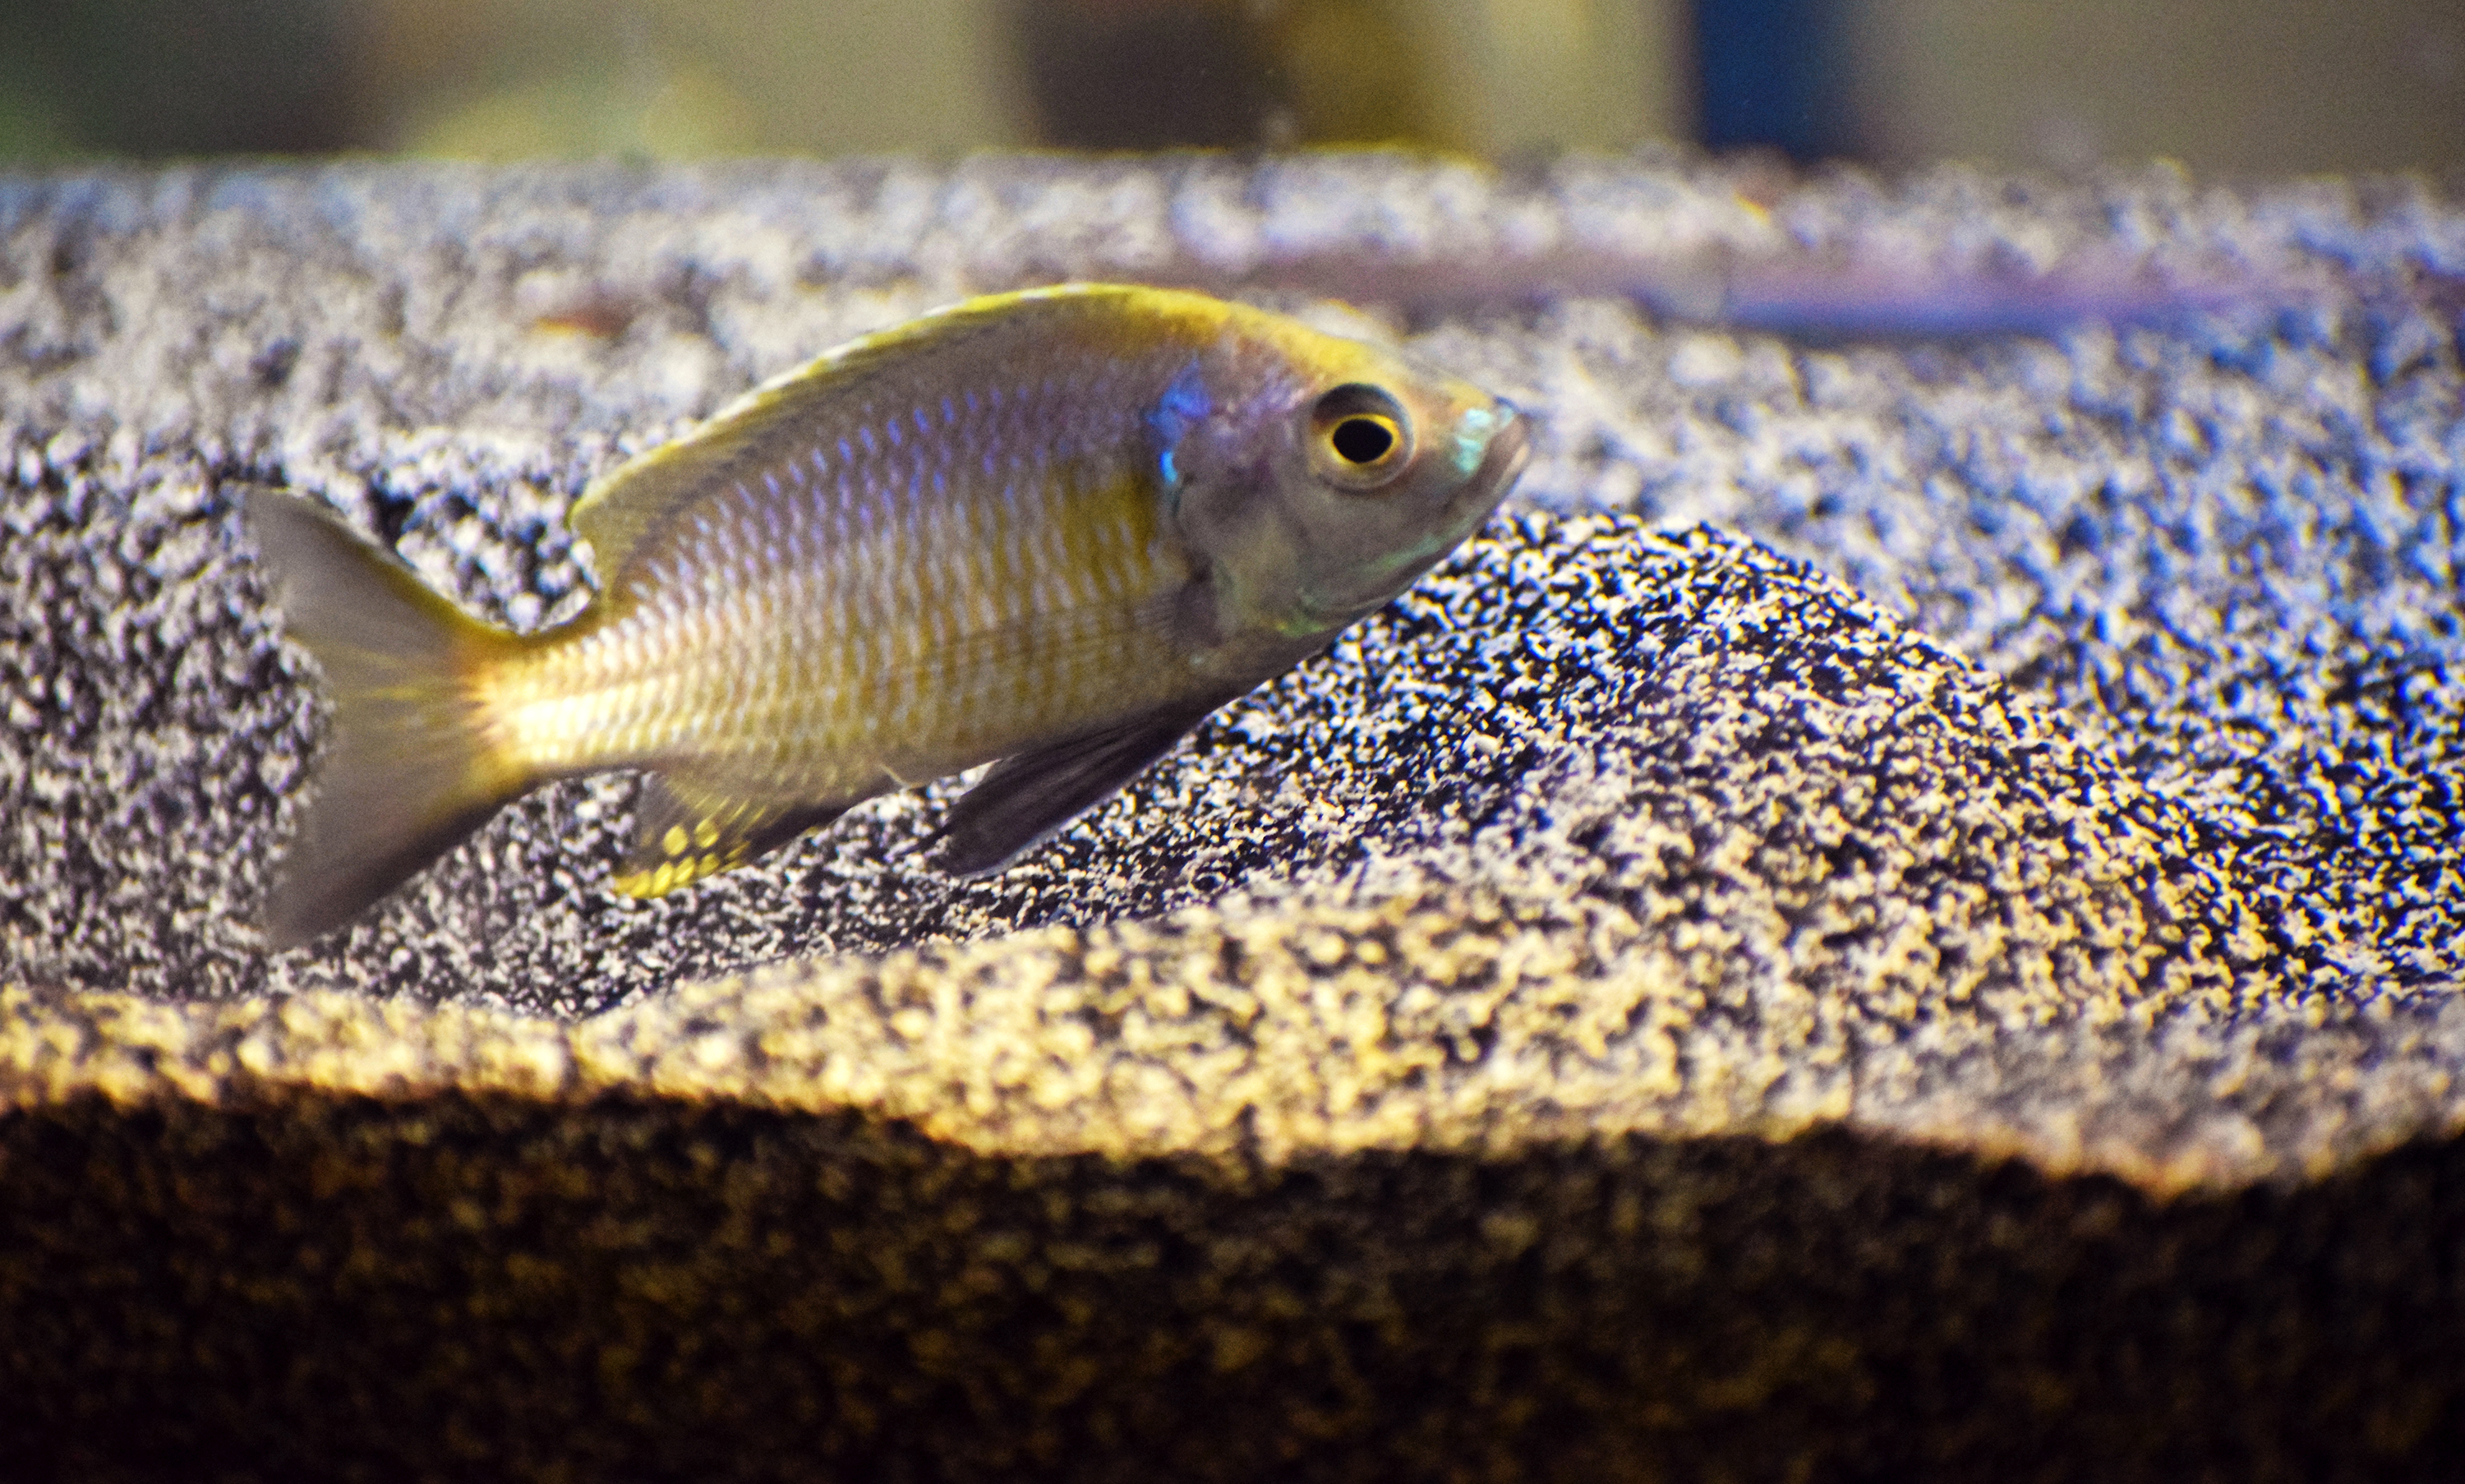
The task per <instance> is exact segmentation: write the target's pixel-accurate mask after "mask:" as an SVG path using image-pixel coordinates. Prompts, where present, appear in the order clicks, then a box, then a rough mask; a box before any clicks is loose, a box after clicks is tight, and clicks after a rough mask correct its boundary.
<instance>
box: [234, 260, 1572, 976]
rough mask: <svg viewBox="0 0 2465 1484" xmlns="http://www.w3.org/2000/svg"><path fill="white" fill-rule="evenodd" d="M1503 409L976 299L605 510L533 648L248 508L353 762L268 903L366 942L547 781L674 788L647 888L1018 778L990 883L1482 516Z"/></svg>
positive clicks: (1129, 323) (960, 857)
mask: <svg viewBox="0 0 2465 1484" xmlns="http://www.w3.org/2000/svg"><path fill="white" fill-rule="evenodd" d="M1524 448H1525V435H1524V429H1523V425H1522V424H1521V421H1520V420H1519V418H1518V416H1517V414H1516V412H1515V410H1514V409H1513V408H1511V407H1509V406H1508V405H1507V404H1505V403H1502V402H1499V401H1498V400H1497V399H1495V398H1492V397H1490V396H1488V395H1486V394H1484V393H1482V392H1480V391H1478V390H1477V389H1476V388H1472V387H1470V386H1467V385H1465V384H1463V383H1461V382H1458V381H1455V380H1454V379H1453V378H1450V377H1447V376H1445V375H1443V374H1440V373H1437V372H1434V371H1432V370H1429V369H1427V368H1424V367H1421V366H1418V365H1414V364H1413V363H1411V362H1410V361H1408V360H1406V359H1404V358H1402V357H1400V356H1398V355H1396V354H1394V353H1392V352H1390V351H1387V350H1382V349H1379V348H1377V347H1374V346H1371V345H1367V344H1364V343H1358V342H1353V341H1347V340H1342V339H1337V338H1334V337H1331V336H1327V335H1322V334H1320V333H1318V332H1317V331H1314V330H1311V329H1309V328H1308V327H1306V326H1304V325H1301V324H1299V323H1298V322H1297V321H1292V320H1289V319H1285V318H1283V317H1281V316H1278V315H1274V314H1269V313H1267V312H1265V311H1262V310H1257V309H1253V308H1249V307H1246V306H1243V305H1239V304H1233V303H1227V302H1224V301H1221V300H1218V299H1210V298H1207V297H1205V296H1202V295H1197V294H1188V293H1179V292H1170V291H1166V290H1158V289H1145V288H1130V287H1117V286H1108V285H1072V286H1067V287H1063V288H1056V289H1043V290H1035V291H1031V292H1028V293H1022V294H1009V295H998V296H993V297H989V298H985V299H973V300H969V301H968V302H966V303H964V304H960V305H958V306H956V307H954V308H951V309H948V310H944V311H943V312H941V313H939V314H935V315H931V316H927V317H926V318H924V319H922V320H921V321H916V322H915V323H913V324H911V325H908V326H905V327H902V328H899V329H896V330H891V331H887V332H884V333H882V334H879V335H875V336H870V337H867V338H865V339H862V340H859V341H856V342H855V343H852V344H849V345H847V346H844V347H842V348H840V349H839V350H836V351H833V352H832V353H830V354H828V355H825V356H823V357H822V358H821V359H820V360H818V361H816V362H814V363H813V364H812V365H809V366H807V367H805V368H804V369H802V370H799V371H796V372H794V373H792V374H790V375H788V376H785V377H782V378H780V379H779V380H777V381H774V382H771V383H769V384H768V385H766V386H765V387H763V388H760V389H758V390H756V391H754V392H752V393H750V394H749V395H747V396H745V397H744V398H743V399H742V400H740V401H739V402H737V403H736V404H735V405H734V406H732V407H730V408H728V409H726V410H723V411H722V412H721V413H720V414H719V415H718V416H716V417H714V418H713V419H712V420H711V421H710V422H708V423H707V424H705V425H703V426H702V427H701V428H700V429H699V430H697V431H696V432H692V433H690V434H688V435H687V436H685V437H683V438H680V439H678V440H677V441H676V442H674V443H671V444H669V445H667V446H665V447H662V448H660V449H657V450H655V451H654V452H652V453H650V454H644V455H642V456H641V457H639V458H636V459H634V460H633V461H632V462H630V463H628V464H625V465H623V466H622V467H620V468H618V469H617V470H615V471H614V472H613V473H611V474H610V475H609V476H606V477H604V478H602V479H601V480H599V481H598V482H597V483H596V484H594V485H593V486H592V487H591V488H590V489H589V490H588V491H587V492H585V494H584V496H583V498H582V499H581V500H580V502H579V503H578V504H576V506H575V507H574V511H573V518H572V519H573V525H574V529H575V531H576V533H577V534H578V535H580V536H581V537H583V538H584V539H585V540H587V541H588V542H589V543H590V544H591V545H592V547H593V548H594V551H595V554H596V558H597V565H598V568H599V571H600V573H601V574H602V579H603V581H602V585H601V590H600V593H599V595H598V598H597V600H596V601H595V602H594V604H593V605H592V606H591V608H590V609H588V610H586V611H585V612H584V613H583V614H582V615H581V616H580V617H579V618H577V619H575V620H574V621H573V622H572V623H570V624H567V625H566V626H565V627H563V628H561V629H557V630H554V631H549V632H545V633H542V634H536V635H530V636H517V635H515V634H513V633H511V632H508V631H503V630H500V629H495V628H491V627H489V626H487V625H484V624H481V623H479V622H477V620H475V619H472V618H470V617H469V616H468V615H466V614H464V613H462V612H461V611H460V610H458V609H455V607H453V606H452V605H451V604H449V603H448V602H446V601H445V600H444V599H443V598H441V597H439V596H438V595H436V594H435V593H433V592H432V591H430V590H429V589H428V588H427V587H425V586H424V585H422V584H421V583H420V582H419V581H418V579H417V578H416V577H415V576H413V575H412V574H411V570H410V569H409V568H408V567H407V566H405V565H403V564H401V563H400V562H398V561H396V560H394V559H393V558H391V557H390V556H389V555H387V554H385V553H381V552H379V551H377V550H376V549H375V548H373V547H370V546H368V545H366V543H363V542H361V541H360V540H359V538H358V537H356V536H355V535H353V534H352V533H351V532H350V531H349V530H348V529H347V528H346V527H344V526H343V525H342V524H341V523H340V522H339V521H336V520H335V519H334V518H333V517H331V516H330V515H327V514H326V513H324V512H323V511H322V509H320V508H319V507H316V506H313V505H311V504H309V503H307V502H306V501H303V500H300V499H297V498H290V497H287V496H281V495H275V494H265V495H260V496H258V497H256V498H254V499H252V500H251V502H250V506H249V516H250V520H251V524H252V527H253V529H254V531H255V536H256V539H257V543H258V547H259V550H260V551H261V553H262V554H263V556H264V557H265V558H266V559H267V561H268V563H269V565H270V566H271V568H272V570H273V573H274V575H275V578H276V580H277V587H278V599H279V602H280V605H281V607H282V609H283V612H284V615H285V620H286V625H287V627H288V630H289V631H290V633H291V634H292V635H293V637H295V638H297V639H299V640H300V641H301V642H302V643H303V644H305V645H306V647H307V648H308V650H309V652H310V653H312V654H313V655H314V656H315V657H316V659H317V660H318V662H319V665H320V668H321V669H322V671H323V674H324V678H325V686H326V690H327V692H328V694H329V696H330V698H331V699H332V702H333V717H334V723H333V739H332V742H331V744H330V746H329V749H328V752H327V755H326V757H325V759H324V761H323V763H322V765H321V783H320V788H319V791H318V795H317V797H316V798H315V800H314V801H313V803H312V804H311V806H310V808H309V809H308V811H307V815H306V817H305V819H304V821H303V823H302V825H301V829H300V835H299V837H298V838H297V839H296V840H295V841H294V843H293V845H292V847H291V851H290V854H289V857H288V859H287V861H286V863H285V871H284V873H283V875H282V878H281V881H280V884H279V885H278V887H277V889H276V892H275V894H274V897H273V898H272V900H271V901H270V902H269V904H268V908H267V916H266V929H267V936H268V939H269V941H271V942H273V943H274V944H275V945H277V946H288V945H291V944H295V943H300V942H303V941H308V940H309V939H312V938H315V937H317V936H319V935H321V934H323V933H325V932H328V931H330V930H332V929H334V928H337V927H340V926H342V925H343V924H344V923H345V922H347V921H349V920H350V919H352V918H353V917H355V916H357V915H358V914H359V913H360V912H361V911H363V910H364V909H366V907H367V906H368V905H369V904H371V903H372V902H374V901H376V900H377V899H378V898H379V897H383V896H384V895H385V894H387V893H388V892H389V891H391V890H393V888H394V887H396V886H398V885H399V884H400V883H401V882H402V881H403V880H405V879H406V878H408V877H409V876H410V875H412V874H413V873H415V872H417V871H418V870H419V869H421V868H422V867H423V866H425V865H426V864H428V862H430V861H431V860H433V859H434V858H435V857H436V856H437V855H439V854H441V853H443V852H444V851H446V850H448V849H450V848H451V847H452V846H453V845H454V844H455V842H456V841H458V840H459V839H461V838H462V837H463V836H464V835H466V834H468V833H470V832H471V831H473V830H476V829H477V827H478V826H479V825H480V824H481V823H483V822H484V821H485V820H486V819H487V818H488V817H489V816H490V815H491V814H492V813H494V812H495V811H496V810H497V809H498V808H501V807H502V806H503V805H504V804H506V803H508V802H510V801H511V800H513V799H514V798H516V797H519V796H520V795H521V794H522V793H523V792H525V791H527V790H528V789H530V788H532V787H535V786H538V785H539V784H541V783H543V782H545V781H547V780H549V779H553V778H559V777H568V776H572V775H574V774H579V773H588V772H594V771H597V770H600V769H605V768H616V767H629V768H639V769H643V770H646V771H648V772H649V773H651V774H652V775H653V777H652V779H651V781H650V782H649V784H648V785H647V786H646V788H645V791H644V794H643V799H642V804H641V808H640V814H641V818H640V838H639V843H638V845H637V846H636V848H635V851H634V853H633V857H632V858H631V859H630V860H629V861H628V862H627V863H626V865H625V866H624V867H623V869H622V870H621V872H620V874H619V875H618V876H617V878H616V884H617V885H618V887H619V888H620V889H621V890H624V891H626V892H630V893H632V894H633V895H636V896H656V895H658V894H660V893H663V892H666V891H670V890H673V889H674V888H676V887H678V886H682V885H685V884H687V883H689V882H692V881H695V880H698V879H700V878H701V877H703V876H706V875H711V874H712V873H714V872H719V871H724V870H726V869H728V868H729V867H731V866H735V865H737V864H740V863H742V862H743V861H744V860H746V859H749V858H751V857H752V856H754V855H757V854H759V853H762V852H764V851H766V850H769V849H771V848H773V847H775V846H777V845H779V844H782V843H784V842H785V841H787V840H788V839H791V838H793V837H794V836H795V835H796V834H798V833H800V832H802V831H806V830H809V829H811V828H813V827H815V826H818V825H821V824H824V823H826V822H828V821H829V820H831V819H833V818H834V817H836V816H837V815H838V814H839V813H840V812H842V811H844V810H845V809H847V808H850V807H851V806H853V805H855V804H856V803H858V802H860V801H862V800H864V799H867V798H870V797H873V796H874V795H876V794H878V793H882V792H884V791H886V790H889V789H892V788H896V787H899V786H903V785H907V784H912V783H919V782H922V781H924V780H927V779H932V778H938V777H941V776H944V775H945V774H949V773H953V772H957V771H960V770H962V769H964V768H966V767H970V766H973V765H974V764H979V763H984V762H987V761H989V760H993V759H1000V760H1002V761H1001V762H1000V764H999V765H998V766H996V767H995V768H993V769H992V770H991V771H990V772H989V773H988V774H987V775H986V777H985V778H984V779H983V780H982V781H981V782H980V783H978V784H977V786H975V787H974V788H973V789H971V790H970V791H969V792H968V793H966V795H965V796H964V797H962V798H961V800H960V801H959V802H958V804H957V805H956V806H955V808H953V810H952V813H951V816H950V819H949V822H948V824H947V826H946V827H945V829H944V850H943V857H942V858H943V864H944V865H945V866H946V867H948V868H950V869H953V870H956V871H960V872H967V873H975V872H983V871H988V870H991V869H994V868H996V867H998V866H1000V865H1002V864H1004V863H1006V862H1007V861H1008V860H1010V858H1012V857H1013V856H1015V855H1017V854H1018V853H1021V852H1023V851H1024V850H1026V849H1028V848H1029V847H1030V846H1032V845H1033V844H1034V843H1035V842H1037V841H1038V840H1040V839H1042V838H1044V837H1045V836H1046V835H1048V834H1050V833H1051V832H1053V831H1055V830H1057V829H1059V828H1060V827H1061V826H1063V825H1065V824H1067V823H1068V822H1069V821H1070V820H1071V819H1072V818H1074V817H1076V816H1077V814H1078V813H1079V812H1081V811H1082V810H1084V809H1085V808H1088V807H1089V806H1091V805H1093V804H1095V803H1097V802H1098V801H1099V800H1101V799H1102V798H1104V797H1105V796H1106V795H1107V794H1109V793H1111V792H1112V791H1113V790H1114V789H1115V788H1117V787H1119V786H1121V784H1122V783H1124V782H1125V781H1127V780H1128V779H1129V778H1130V777H1131V776H1132V775H1133V774H1135V773H1137V772H1138V771H1139V770H1140V769H1142V768H1144V766H1145V765H1146V764H1148V763H1150V762H1152V761H1154V759H1155V758H1157V757H1158V756H1160V755H1161V754H1162V753H1164V752H1165V751H1166V750H1167V749H1168V748H1169V747H1171V745H1172V744H1173V742H1175V741H1176V740H1177V739H1178V738H1179V737H1180V736H1181V735H1182V734H1183V733H1184V732H1186V731H1188V729H1189V728H1190V727H1191V726H1193V725H1195V724H1196V723H1197V722H1198V720H1200V719H1202V718H1203V717H1205V716H1206V715H1207V714H1208V713H1209V712H1210V711H1212V710H1213V709H1215V708H1216V707H1217V706H1219V705H1222V704H1223V703H1224V702H1225V701H1227V700H1230V699H1232V698H1234V697H1236V696H1238V695H1240V694H1242V693H1243V692H1245V691H1247V690H1249V689H1250V688H1251V687H1253V686H1255V685H1256V684H1258V683H1259V682H1261V681H1263V680H1266V679H1269V678H1272V677H1273V676H1277V675H1278V674H1280V673H1281V672H1283V671H1284V670H1285V669H1287V668H1289V667H1290V666H1292V665H1293V664H1295V663H1296V662H1298V661H1299V660H1300V659H1302V658H1305V657H1306V656H1308V655H1309V654H1311V653H1315V652H1316V651H1318V650H1319V649H1321V648H1322V647H1324V646H1325V645H1326V644H1327V643H1328V642H1329V641H1330V640H1332V639H1333V637H1334V636H1335V634H1336V633H1337V632H1338V631H1341V630H1342V629H1344V627H1345V626H1346V625H1349V624H1351V623H1352V622H1353V621H1354V620H1356V619H1358V618H1361V617H1362V616H1364V615H1365V614H1366V613H1368V612H1370V611H1372V610H1374V609H1377V608H1378V607H1379V606H1380V605H1382V604H1384V603H1385V602H1387V600H1388V599H1389V598H1391V597H1393V596H1394V595H1395V594H1396V593H1397V592H1399V591H1401V590H1402V589H1403V588H1404V587H1407V586H1408V585H1410V583H1411V581H1412V580H1413V579H1414V578H1415V577H1417V576H1418V575H1419V574H1420V573H1421V572H1422V571H1424V570H1426V569H1427V568H1428V567H1429V565H1431V564H1432V563H1433V562H1435V561H1436V560H1437V559H1438V557H1439V556H1441V555H1442V554H1444V553H1445V552H1447V551H1448V550H1450V549H1452V548H1453V547H1454V546H1455V544H1457V543H1459V542H1461V541H1462V540H1463V539H1464V538H1465V537H1466V536H1468V535H1469V534H1471V532H1472V531H1473V530H1474V529H1475V528H1476V527H1477V526H1478V525H1479V523H1480V522H1481V521H1483V520H1484V519H1485V518H1486V517H1487V516H1488V514H1489V512H1490V510H1491V509H1492V508H1494V507H1495V506H1496V504H1497V503H1498V501H1499V498H1502V497H1503V496H1504V495H1505V493H1506V491H1507V488H1508V487H1509V485H1510V484H1511V483H1512V482H1513V480H1514V477H1515V476H1516V474H1517V472H1518V471H1519V470H1520V469H1521V465H1522V461H1523V456H1524Z"/></svg>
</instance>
